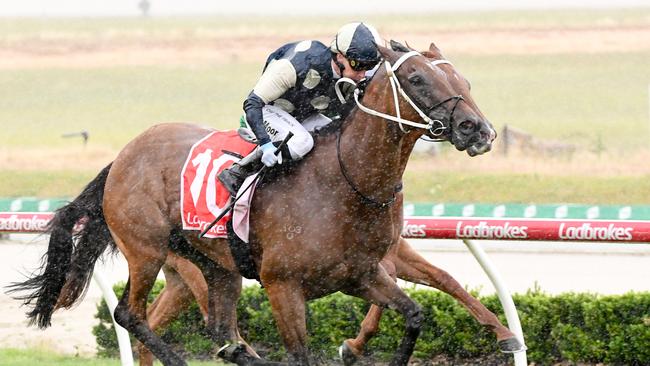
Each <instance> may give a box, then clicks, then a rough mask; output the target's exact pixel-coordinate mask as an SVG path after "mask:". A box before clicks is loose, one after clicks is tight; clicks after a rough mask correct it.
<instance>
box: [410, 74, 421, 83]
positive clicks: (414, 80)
mask: <svg viewBox="0 0 650 366" xmlns="http://www.w3.org/2000/svg"><path fill="white" fill-rule="evenodd" d="M423 82H424V79H422V76H420V75H411V76H409V83H411V84H413V85H420V84H422V83H423Z"/></svg>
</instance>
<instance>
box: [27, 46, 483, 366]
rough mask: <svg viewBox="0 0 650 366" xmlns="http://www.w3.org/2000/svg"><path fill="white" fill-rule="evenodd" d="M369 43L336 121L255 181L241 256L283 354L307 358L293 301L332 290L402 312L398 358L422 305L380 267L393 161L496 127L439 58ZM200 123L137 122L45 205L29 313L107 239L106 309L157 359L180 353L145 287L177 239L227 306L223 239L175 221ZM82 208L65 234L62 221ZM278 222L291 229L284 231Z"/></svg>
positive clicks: (74, 290) (47, 309)
mask: <svg viewBox="0 0 650 366" xmlns="http://www.w3.org/2000/svg"><path fill="white" fill-rule="evenodd" d="M431 49H432V50H434V49H435V47H434V46H433V45H432V47H431ZM379 51H380V53H381V55H382V58H383V59H384V61H383V64H382V66H381V67H380V68H379V69H378V71H377V73H376V74H375V76H374V77H373V78H372V80H371V81H370V82H369V83H368V85H367V88H366V89H365V96H363V98H362V99H361V101H359V102H358V107H357V108H355V109H353V110H352V111H351V112H350V114H349V116H348V117H347V118H346V119H345V121H343V122H342V123H340V124H337V125H336V126H337V127H338V128H337V129H336V131H335V133H331V134H323V135H320V136H318V137H317V138H316V143H315V148H314V150H313V151H312V152H311V154H309V155H308V156H306V157H305V159H303V160H302V161H300V162H298V163H295V164H290V165H289V166H285V167H284V168H283V169H282V171H280V172H278V170H276V173H277V174H274V175H273V176H272V177H271V178H273V179H267V180H266V181H265V182H262V184H261V185H260V187H259V190H258V191H257V193H256V196H255V197H254V198H253V203H252V212H251V218H252V220H251V238H250V241H251V248H252V252H253V257H254V260H255V263H256V265H257V269H258V272H259V274H260V278H261V282H262V284H263V285H264V287H265V288H266V291H267V294H268V297H269V301H270V303H271V308H272V311H273V315H274V318H275V320H276V324H277V327H278V330H279V332H280V335H281V337H282V340H283V343H284V345H285V348H286V349H287V352H288V356H289V363H290V364H299V365H306V364H309V353H308V350H307V346H306V343H307V331H306V319H305V316H306V315H305V301H306V300H309V299H313V298H317V297H321V296H325V295H327V294H330V293H333V292H336V291H341V292H343V293H346V294H349V295H353V296H358V297H361V298H363V299H365V300H366V301H369V302H372V303H374V304H376V305H379V306H381V307H390V308H393V309H396V310H397V311H399V312H400V313H401V314H402V315H403V316H404V319H405V323H406V326H405V332H404V336H403V338H402V341H401V343H400V345H399V346H398V348H397V350H396V352H395V355H394V357H393V359H392V361H391V364H392V365H406V364H407V362H408V359H409V357H410V355H411V354H412V352H413V347H414V345H415V341H416V340H417V337H418V335H419V333H420V328H421V326H422V322H423V319H422V312H421V309H420V307H419V306H418V305H417V304H416V303H415V302H413V301H412V300H411V299H410V298H408V296H406V295H405V294H404V292H403V291H402V290H401V289H400V288H399V287H398V286H397V285H396V284H395V282H394V281H393V280H392V278H391V277H390V276H389V274H388V273H387V272H386V271H385V270H384V268H383V267H382V266H380V261H381V260H382V258H384V257H385V255H386V254H387V252H388V250H389V248H390V247H391V245H392V244H393V243H395V242H396V241H397V238H398V237H399V233H400V232H401V230H396V228H397V227H401V223H396V222H395V217H394V215H393V211H392V209H391V208H392V206H393V204H394V202H395V200H396V192H397V191H398V190H399V187H400V186H401V180H402V175H403V172H404V169H405V167H406V163H407V162H408V158H409V156H410V153H411V151H412V148H413V146H414V145H415V142H416V141H417V139H418V138H420V136H422V135H423V134H424V133H425V131H426V130H436V129H437V130H439V131H440V133H441V134H443V135H444V136H445V137H446V138H447V139H448V140H449V141H450V142H451V143H452V144H453V145H454V146H455V147H456V148H457V149H459V150H466V151H467V152H468V153H469V154H470V155H476V154H479V153H483V152H486V151H488V150H489V149H490V148H491V143H492V141H493V139H494V138H495V136H496V133H495V132H494V129H493V128H492V126H491V125H490V123H489V121H488V120H487V119H486V118H485V117H484V116H483V114H482V113H481V112H480V111H479V109H478V107H477V106H476V105H475V103H474V102H473V101H472V100H470V99H464V98H463V96H461V95H460V92H459V91H458V90H456V88H455V87H454V84H453V83H452V82H451V81H450V80H449V78H448V76H447V73H446V72H445V71H443V69H444V68H453V66H452V65H450V64H437V65H434V64H432V63H431V61H430V60H429V59H427V58H426V57H424V56H422V55H421V54H419V53H417V52H406V53H404V52H396V51H393V50H391V49H388V48H384V47H379ZM455 75H458V74H455ZM361 103H363V104H361ZM393 122H394V123H393ZM209 132H210V131H209V130H207V129H205V128H201V127H198V126H194V125H187V124H166V125H158V126H154V127H152V128H150V129H149V130H147V131H145V132H144V133H143V134H141V135H140V136H138V137H136V138H135V139H134V140H132V141H131V142H130V143H129V144H127V146H126V147H125V148H124V149H123V150H122V151H121V152H120V154H119V155H118V156H117V158H116V159H115V161H114V162H113V163H112V165H110V166H108V167H106V168H105V169H104V170H102V172H100V174H99V175H98V176H97V177H96V178H95V179H94V180H93V181H92V182H91V183H90V184H89V185H88V186H87V187H86V189H84V191H83V192H82V193H81V195H80V196H79V197H77V198H76V199H75V200H74V201H73V202H71V203H70V204H69V205H67V206H65V207H63V208H62V209H61V210H59V211H57V214H56V215H55V217H54V219H53V223H52V236H51V238H50V245H49V246H48V253H47V257H46V263H45V264H44V267H45V269H44V271H43V272H42V273H41V274H39V275H37V276H35V277H33V278H31V279H28V280H27V281H25V282H24V283H22V284H17V285H15V286H14V289H15V290H34V291H33V292H32V293H31V294H29V295H26V296H24V297H23V299H24V300H25V302H26V303H27V304H30V303H31V302H32V301H34V300H35V301H36V304H35V307H34V309H33V310H32V311H31V312H30V313H29V317H30V318H31V319H32V321H34V322H38V323H39V325H40V326H42V327H46V326H47V325H49V323H50V319H51V315H52V312H53V311H54V310H55V309H57V308H61V307H69V306H71V305H72V304H73V303H74V302H75V301H76V300H77V299H78V298H79V297H80V296H81V294H82V293H83V292H84V289H85V288H86V287H87V285H88V282H89V279H90V275H91V273H92V268H93V266H94V262H95V261H96V260H97V259H98V257H99V256H100V255H101V253H102V252H103V251H104V250H105V248H106V247H107V246H109V245H111V244H112V242H113V241H114V243H115V245H116V246H117V248H119V250H120V251H121V252H122V253H123V254H124V256H125V257H126V259H127V262H128V266H129V280H128V282H127V285H126V288H125V291H124V294H123V296H122V298H121V300H120V302H119V304H118V306H117V308H116V310H115V313H114V315H115V319H116V321H117V322H118V323H119V324H120V325H122V326H123V327H125V328H126V329H127V330H129V331H130V332H131V333H132V334H133V335H134V336H135V337H136V338H137V339H138V340H139V341H140V342H142V343H144V345H145V346H147V347H148V348H149V349H150V350H151V351H152V352H153V353H154V355H155V356H156V357H157V358H158V359H159V360H161V362H163V363H164V364H165V365H184V364H185V362H184V361H183V360H182V358H181V357H179V356H178V355H177V354H176V353H175V352H173V351H172V350H171V349H170V347H169V346H168V345H167V344H165V343H164V342H163V341H162V340H161V339H160V337H159V336H157V335H156V334H155V333H154V332H152V331H151V329H150V328H149V326H148V324H147V321H146V298H147V294H148V293H149V292H150V290H151V287H152V286H153V283H154V281H155V278H156V276H157V274H158V272H159V271H160V269H161V267H162V265H163V264H164V263H165V260H166V258H167V255H168V252H169V251H170V250H172V248H177V247H178V246H179V245H178V243H179V242H189V244H191V247H192V248H193V250H195V251H197V252H198V253H199V254H200V255H202V256H204V257H205V258H207V259H209V260H210V261H211V263H212V265H202V266H200V268H201V270H202V272H203V274H204V276H205V278H206V281H207V285H208V294H209V296H208V303H209V306H208V308H209V309H217V308H218V309H222V310H221V314H227V313H232V312H234V309H235V304H236V301H237V298H238V297H239V293H240V289H241V276H240V275H239V273H238V271H237V268H236V266H235V263H234V260H233V258H232V257H231V255H230V252H229V248H228V244H227V242H226V240H225V239H199V238H198V237H197V236H196V232H183V231H182V230H181V229H180V228H181V217H180V215H179V212H180V207H179V206H180V203H179V201H180V172H181V169H182V165H183V163H184V161H185V159H186V157H187V154H188V152H189V150H190V148H191V146H192V145H193V144H194V143H195V142H196V141H197V140H199V139H201V138H202V137H204V136H205V135H206V134H208V133H209ZM57 215H58V216H57ZM84 217H85V225H84V228H83V229H82V231H81V232H80V234H79V239H78V240H77V241H76V242H75V241H74V240H72V237H71V233H72V232H73V229H74V224H75V223H77V222H78V221H79V220H80V219H82V218H84ZM287 226H293V227H300V231H299V232H298V233H297V235H296V233H294V235H293V236H292V237H291V238H288V237H287V236H286V235H285V231H284V230H283V228H286V227H287ZM109 233H110V235H108V234H109ZM170 238H176V239H174V240H172V239H170ZM178 238H180V239H178ZM53 240H55V241H53ZM219 316H220V314H216V312H215V311H209V314H208V318H209V326H210V328H211V329H210V331H211V334H212V336H213V338H214V340H215V342H221V343H226V342H236V341H237V339H238V334H237V327H236V323H234V322H233V320H232V318H228V317H225V316H222V317H221V318H219ZM237 356H238V357H237V358H236V359H234V360H233V361H235V362H237V363H238V364H271V363H270V362H265V361H264V360H259V359H256V358H254V357H253V356H250V355H248V354H247V353H243V354H239V355H237Z"/></svg>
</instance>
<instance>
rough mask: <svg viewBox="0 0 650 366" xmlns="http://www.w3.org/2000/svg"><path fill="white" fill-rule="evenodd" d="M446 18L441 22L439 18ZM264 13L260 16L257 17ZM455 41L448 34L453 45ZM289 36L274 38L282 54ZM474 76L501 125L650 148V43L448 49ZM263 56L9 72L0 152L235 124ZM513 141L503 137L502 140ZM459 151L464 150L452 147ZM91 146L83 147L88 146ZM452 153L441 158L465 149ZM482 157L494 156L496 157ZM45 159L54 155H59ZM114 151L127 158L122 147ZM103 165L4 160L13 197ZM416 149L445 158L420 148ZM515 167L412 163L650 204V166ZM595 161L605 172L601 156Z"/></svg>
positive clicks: (500, 193) (317, 22) (503, 25)
mask: <svg viewBox="0 0 650 366" xmlns="http://www.w3.org/2000/svg"><path fill="white" fill-rule="evenodd" d="M434 19H435V21H433V20H434ZM368 20H369V21H371V22H373V23H374V24H376V25H377V26H378V28H380V29H381V30H382V32H384V33H386V34H387V35H390V34H395V33H398V34H399V33H400V32H404V29H408V30H410V31H423V30H425V31H430V32H431V35H432V36H431V37H432V39H434V40H435V34H436V32H453V31H462V30H468V29H480V30H504V29H505V30H507V29H510V30H511V29H538V30H544V29H546V28H552V27H564V28H585V29H592V28H593V29H599V28H607V27H614V26H617V27H620V26H624V27H648V26H650V9H630V10H607V11H599V10H589V11H585V10H562V11H540V12H523V11H519V12H506V11H504V12H489V13H485V12H476V13H463V14H424V15H417V16H408V17H388V16H373V17H369V18H368ZM345 21H346V20H344V19H342V18H327V17H325V18H306V19H305V18H290V19H288V20H287V19H282V20H280V19H277V18H254V19H250V18H249V19H247V20H246V21H243V20H242V19H241V18H235V17H212V18H210V17H206V18H152V19H117V18H116V19H113V18H108V19H92V20H89V19H46V20H35V19H3V26H2V27H0V42H2V44H3V45H5V46H7V47H10V48H11V47H15V48H21V47H28V46H26V45H29V44H32V43H41V44H42V43H45V44H53V45H57V44H67V43H66V42H68V43H69V42H72V43H74V44H81V45H84V44H88V45H94V44H96V43H97V42H102V41H106V42H109V43H110V42H113V43H115V44H131V43H144V44H148V43H151V44H156V43H157V42H162V43H164V42H174V41H178V40H181V41H182V40H188V39H189V40H194V41H200V42H212V41H215V40H219V39H221V38H220V37H227V36H229V35H232V36H234V37H256V36H258V35H259V36H268V35H289V34H291V35H295V37H296V38H303V37H310V36H313V35H321V34H331V32H332V29H336V28H337V26H338V25H339V24H342V23H343V22H345ZM251 22H254V23H255V24H256V27H254V28H252V27H250V26H249V24H251ZM439 46H440V47H441V48H442V50H443V52H444V50H445V45H444V44H439ZM274 47H276V45H269V51H271V50H272V48H274ZM447 57H448V58H449V59H450V60H452V61H453V62H454V64H455V65H456V67H457V68H458V69H459V70H460V71H461V72H462V73H463V74H464V75H465V76H466V77H467V78H468V79H469V80H470V81H471V83H472V94H473V96H474V99H475V100H476V101H477V103H478V105H479V106H480V107H481V109H482V110H483V112H484V113H485V114H486V115H487V116H488V117H489V118H490V120H491V121H492V122H493V124H494V125H495V127H496V128H497V129H498V130H500V129H501V128H502V127H503V126H504V125H505V124H508V125H510V126H514V127H518V128H520V129H523V130H526V131H528V132H530V133H532V134H534V135H535V136H536V137H540V138H549V139H555V140H561V141H564V142H568V143H574V144H577V145H579V146H580V148H581V149H582V150H584V151H587V152H588V151H589V150H594V149H597V150H601V151H600V153H602V155H603V164H610V165H612V164H614V165H615V164H618V162H619V161H620V163H621V164H625V161H624V160H623V159H621V158H619V156H620V154H621V153H630V152H632V153H634V152H637V151H643V150H642V149H643V148H644V147H645V146H646V145H647V141H648V139H650V120H649V118H650V117H649V116H648V108H649V106H648V103H649V101H648V84H649V83H650V62H649V61H648V60H650V51H636V52H611V53H598V54H590V53H573V54H566V53H562V54H535V55H473V54H463V53H457V54H447ZM261 63H262V60H260V62H259V63H253V62H250V61H246V62H238V61H233V60H230V61H228V62H220V63H217V62H215V63H214V64H209V63H208V64H199V65H187V66H163V65H155V66H134V67H126V66H122V67H90V68H46V69H42V68H22V67H21V66H20V65H16V67H14V68H9V69H0V85H2V87H1V88H0V128H1V130H2V132H1V133H0V153H2V151H3V150H4V151H9V152H11V151H22V150H29V149H44V150H45V151H46V152H47V150H48V149H54V150H66V149H71V151H77V150H78V148H79V145H80V143H79V142H78V141H77V140H74V139H63V138H61V135H62V134H63V133H66V132H74V131H80V130H84V129H85V130H88V131H89V132H90V134H91V137H90V141H89V145H88V151H92V150H93V149H104V150H106V149H108V150H109V151H114V152H115V153H117V151H119V149H120V148H121V147H122V146H124V144H126V143H127V142H128V141H129V140H130V139H131V138H133V137H134V136H135V135H137V134H138V133H140V132H142V131H143V130H144V129H145V128H147V127H148V126H150V125H152V124H155V123H159V122H166V121H190V122H196V123H199V124H204V125H209V126H213V127H217V128H231V127H234V126H235V125H236V124H237V122H238V119H239V116H240V114H241V104H242V100H243V98H244V97H245V95H246V94H247V93H248V92H249V90H250V88H251V87H252V85H253V84H254V82H255V80H256V78H257V76H258V74H259V70H260V68H261ZM499 142H500V140H497V144H498V143H499ZM447 150H451V149H447ZM84 151H85V150H82V151H81V152H80V153H82V154H83V153H84ZM462 154H463V153H455V154H454V153H452V152H451V151H449V152H448V153H446V154H444V155H443V157H442V158H437V159H438V160H436V161H435V163H436V164H437V165H444V164H445V160H446V159H460V157H458V156H459V155H462ZM491 154H492V155H487V156H485V157H481V159H483V160H482V162H484V164H487V165H489V164H490V163H491V162H493V160H491V159H493V157H492V156H493V155H494V154H495V153H491ZM44 155H45V156H43V157H42V158H43V159H44V160H46V159H48V156H47V153H46V154H44ZM113 156H114V155H113ZM103 159H104V160H102V161H100V162H98V163H97V164H95V166H92V167H84V166H79V167H78V168H76V169H64V170H60V169H59V170H57V169H40V168H39V169H34V168H31V167H30V166H29V165H28V164H27V165H26V166H25V167H24V168H21V169H16V168H15V167H11V168H8V167H2V166H0V196H23V195H28V196H39V197H50V196H72V195H75V194H77V193H78V192H79V191H80V189H81V188H82V187H83V185H84V184H85V183H86V182H87V181H88V180H89V179H91V178H92V177H93V176H94V175H95V174H96V173H97V172H98V168H97V167H98V166H103V165H104V164H105V163H108V161H110V159H111V157H104V158H103ZM414 159H415V160H418V159H420V160H422V159H431V158H430V157H426V156H416V157H414ZM516 164H517V160H516V158H513V159H512V168H511V169H510V170H506V171H504V170H503V169H501V170H499V171H495V172H494V173H490V174H487V173H484V172H483V173H475V174H471V173H467V172H458V171H454V170H444V168H442V169H441V170H438V171H436V172H435V173H427V174H418V172H416V171H412V170H409V171H407V174H406V177H405V181H406V186H407V189H406V191H405V193H406V197H407V199H408V200H411V201H447V202H536V203H549V202H569V203H602V204H606V203H621V204H648V203H650V187H649V184H648V183H647V182H648V181H649V179H648V178H650V177H649V176H647V175H645V174H641V175H639V174H635V173H634V166H630V167H629V172H630V174H629V176H628V174H623V175H620V174H619V175H615V176H603V175H597V174H595V175H594V174H592V175H589V176H582V175H577V174H572V173H571V172H570V171H563V170H562V169H563V168H562V165H561V164H559V165H558V172H557V174H555V173H552V174H550V173H544V174H522V173H520V172H518V170H517V166H516ZM594 169H597V167H595V168H594Z"/></svg>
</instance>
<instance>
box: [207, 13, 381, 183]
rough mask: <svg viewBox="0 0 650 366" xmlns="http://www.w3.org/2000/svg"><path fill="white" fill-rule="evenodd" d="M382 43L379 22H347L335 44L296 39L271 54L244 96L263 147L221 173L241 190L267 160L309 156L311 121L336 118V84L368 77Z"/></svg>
mask: <svg viewBox="0 0 650 366" xmlns="http://www.w3.org/2000/svg"><path fill="white" fill-rule="evenodd" d="M381 42H382V41H381V39H380V37H379V33H378V32H377V30H375V28H374V27H372V26H370V25H368V24H364V23H359V22H357V23H349V24H346V25H344V26H343V27H341V29H340V30H339V31H338V33H337V34H336V37H335V38H334V40H333V41H332V44H331V46H330V47H327V46H325V45H324V44H323V43H321V42H319V41H302V42H294V43H289V44H286V45H284V46H282V47H280V48H279V49H277V50H276V51H275V52H273V53H272V54H271V55H269V57H268V58H267V60H266V65H265V66H264V71H263V73H262V76H261V77H260V78H259V80H258V81H257V84H255V87H254V88H253V91H251V93H250V94H249V95H248V97H247V98H246V100H245V101H244V111H245V113H246V122H247V124H248V125H249V126H250V128H251V130H252V131H253V133H254V134H255V136H256V137H257V143H258V145H259V146H258V147H257V148H256V149H255V150H253V152H251V153H250V154H249V155H248V156H246V157H244V158H243V159H241V160H240V161H239V162H236V163H234V164H233V165H232V166H231V167H230V168H229V169H226V170H224V171H222V172H221V173H220V174H219V180H220V181H221V182H222V183H223V185H224V186H225V187H226V189H228V191H230V193H231V194H233V195H236V194H237V190H238V189H239V187H240V186H241V185H242V183H243V181H244V179H245V178H246V177H247V176H248V175H250V174H252V173H254V172H256V171H258V170H259V169H260V168H261V167H262V164H264V165H266V166H268V167H271V166H273V165H275V164H276V163H280V164H281V163H282V159H292V160H298V159H301V158H302V157H304V156H305V155H306V154H307V153H308V152H309V151H310V150H311V149H312V147H313V145H314V140H313V138H312V136H311V135H310V134H309V132H308V131H307V128H305V126H308V127H309V126H322V125H324V124H326V123H329V122H331V120H332V118H334V117H335V116H336V115H337V114H338V113H339V110H340V109H341V103H340V102H339V100H338V98H337V96H336V92H335V89H334V84H335V83H336V81H337V80H339V79H340V78H341V77H347V78H350V79H352V80H354V81H355V82H358V81H360V80H361V79H363V78H364V77H365V73H366V71H367V70H370V69H372V68H373V67H375V66H376V65H377V64H378V63H379V60H380V59H379V52H378V50H377V45H378V44H380V43H381ZM289 131H291V132H293V137H292V138H291V139H290V140H289V141H288V142H287V146H286V149H284V151H282V153H281V154H280V156H277V155H275V149H276V146H277V145H279V143H280V142H281V141H282V140H283V139H284V138H285V137H286V135H287V134H288V133H289ZM274 143H275V145H274Z"/></svg>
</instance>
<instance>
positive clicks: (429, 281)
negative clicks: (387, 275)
mask: <svg viewBox="0 0 650 366" xmlns="http://www.w3.org/2000/svg"><path fill="white" fill-rule="evenodd" d="M385 260H389V261H391V262H393V263H394V264H395V270H396V272H397V276H398V277H399V278H401V279H403V280H406V281H409V282H414V283H418V284H423V285H427V286H432V287H435V288H437V289H438V290H440V291H444V292H446V293H448V294H449V295H451V296H453V297H454V298H455V299H456V300H458V302H460V303H461V304H462V305H463V306H465V308H467V310H468V311H469V313H470V314H471V315H472V316H473V317H474V318H475V319H476V320H477V321H478V322H479V323H480V324H481V325H483V326H484V327H486V328H488V329H489V330H491V331H492V332H493V333H494V334H495V335H496V338H497V341H498V342H499V347H500V349H501V351H502V352H516V351H518V350H520V349H521V348H523V345H522V344H521V343H520V342H519V341H518V340H517V338H516V337H515V335H514V334H513V333H512V332H511V331H510V329H508V328H507V327H505V326H504V325H503V324H501V322H500V321H499V319H498V318H497V317H496V315H494V313H492V312H491V311H490V310H488V309H487V308H486V307H485V306H484V305H483V304H481V302H480V301H478V300H477V299H476V298H474V297H473V296H472V295H470V294H469V293H468V292H467V291H465V289H464V288H463V287H462V286H461V285H460V283H458V281H456V280H455V279H454V278H453V277H452V276H451V275H450V274H449V273H447V272H446V271H444V270H442V269H440V268H438V267H436V266H434V265H432V264H431V263H429V262H428V261H427V260H426V259H424V258H423V257H422V256H421V255H420V254H418V253H417V252H416V251H415V250H413V248H412V247H411V246H410V245H409V243H408V242H407V241H406V240H405V239H404V238H400V241H399V243H398V248H397V250H396V251H391V253H389V254H388V256H386V258H385Z"/></svg>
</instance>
